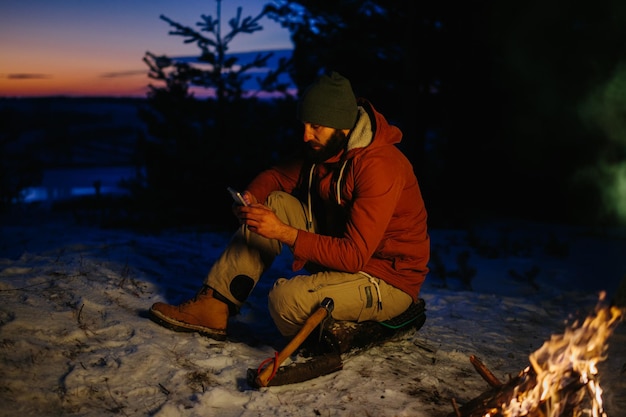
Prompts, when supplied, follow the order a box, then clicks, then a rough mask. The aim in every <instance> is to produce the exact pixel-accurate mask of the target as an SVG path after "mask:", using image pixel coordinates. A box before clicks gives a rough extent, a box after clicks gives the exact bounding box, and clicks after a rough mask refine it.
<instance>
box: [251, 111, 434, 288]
mask: <svg viewBox="0 0 626 417" xmlns="http://www.w3.org/2000/svg"><path fill="white" fill-rule="evenodd" d="M401 139H402V132H401V131H400V129H398V128H397V127H396V126H392V125H390V124H389V123H388V122H387V120H386V119H385V118H384V116H383V115H382V114H380V113H378V112H377V111H376V110H375V109H374V107H373V106H372V105H371V104H370V103H369V102H368V101H366V100H363V99H360V100H359V119H358V121H357V124H356V126H355V127H354V129H353V130H352V131H351V132H350V136H349V139H348V145H347V149H346V151H342V152H341V153H340V154H338V155H336V156H335V157H332V158H330V159H328V160H327V161H325V162H323V163H321V164H318V165H312V164H311V163H307V162H305V161H304V160H303V159H298V160H293V161H291V162H290V163H289V164H286V165H281V166H276V167H273V168H271V169H269V170H266V171H263V172H262V173H260V174H259V175H258V176H257V177H256V178H255V179H254V180H253V181H252V182H251V183H250V185H249V186H248V188H247V190H248V191H249V192H251V193H252V194H253V195H254V196H255V197H256V198H257V200H258V201H265V199H266V198H267V196H268V195H269V193H270V192H272V191H276V190H281V191H285V192H288V193H291V194H293V195H295V196H297V197H298V198H300V199H301V200H302V201H304V203H305V205H307V203H308V201H307V200H308V195H309V189H310V191H311V193H310V195H311V197H310V198H311V206H312V211H313V213H314V217H315V219H316V223H317V230H316V232H317V233H310V232H307V231H304V230H299V231H298V237H297V239H296V242H295V245H294V247H293V254H294V264H293V268H294V270H299V269H301V268H303V267H304V266H305V265H306V266H312V265H315V264H317V266H321V267H322V268H325V269H330V270H338V271H345V272H352V273H356V272H359V271H363V272H366V273H368V274H370V275H373V276H375V277H378V278H380V279H382V280H384V281H386V282H387V283H389V284H391V285H393V286H395V287H396V288H399V289H401V290H403V291H405V292H406V293H407V294H410V295H411V296H412V297H413V299H414V300H417V297H418V295H419V291H420V287H421V286H422V283H423V282H424V279H425V278H426V274H427V273H428V266H427V264H428V260H429V256H430V239H429V236H428V231H427V227H426V219H427V214H426V208H425V207H424V201H423V199H422V195H421V191H420V188H419V184H418V182H417V179H416V177H415V174H414V172H413V167H412V165H411V163H410V162H409V160H408V159H407V158H406V157H405V156H404V154H402V152H401V151H400V150H399V149H398V148H397V147H396V146H395V145H396V144H397V143H399V142H400V140H401ZM311 169H313V176H312V180H311V181H310V180H309V178H310V171H311ZM337 183H339V187H337ZM338 189H339V190H340V192H339V195H337V194H338V193H337V190H338Z"/></svg>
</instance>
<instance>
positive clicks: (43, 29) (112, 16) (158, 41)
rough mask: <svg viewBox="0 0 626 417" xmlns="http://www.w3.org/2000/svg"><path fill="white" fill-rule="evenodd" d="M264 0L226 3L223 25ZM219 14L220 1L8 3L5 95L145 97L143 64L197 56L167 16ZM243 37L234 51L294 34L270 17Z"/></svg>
mask: <svg viewBox="0 0 626 417" xmlns="http://www.w3.org/2000/svg"><path fill="white" fill-rule="evenodd" d="M268 2H269V1H266V0H222V21H223V22H224V23H223V26H222V34H224V33H225V31H226V27H225V24H226V23H225V22H227V21H228V20H230V18H232V17H234V16H235V13H236V10H237V7H239V6H241V7H242V17H246V16H256V15H257V14H258V13H259V12H260V11H261V9H262V7H263V5H265V4H267V3H268ZM203 14H204V15H211V16H213V17H216V16H217V1H216V0H215V1H214V0H130V1H129V0H107V1H102V0H98V1H96V0H3V1H2V2H0V97H32V96H49V95H67V96H134V97H143V96H145V93H146V91H147V88H146V87H147V85H148V83H149V82H150V80H149V79H148V77H147V73H148V67H147V66H146V64H145V63H144V62H143V61H142V59H143V57H144V55H145V53H146V51H150V52H152V53H154V54H157V55H167V56H170V57H175V56H185V55H191V56H198V55H199V49H198V48H197V47H196V46H195V45H194V44H188V45H186V44H184V43H183V40H184V38H183V37H181V36H173V35H169V31H170V29H171V27H170V25H169V24H168V23H167V22H165V21H163V20H161V19H160V18H159V16H160V15H165V16H167V17H168V18H170V19H172V20H174V21H176V22H178V23H180V24H182V25H185V26H190V27H196V23H197V22H199V21H200V20H201V15H203ZM260 23H261V26H263V30H262V31H258V32H255V33H253V34H251V35H250V34H241V35H239V36H238V37H236V38H235V40H234V41H233V42H232V43H231V44H230V50H229V52H245V51H256V50H273V49H283V48H291V47H292V43H291V40H290V39H289V32H288V31H287V30H286V29H283V28H281V27H280V25H278V24H277V23H276V22H274V21H272V20H270V19H267V18H265V19H263V20H262V21H261V22H260Z"/></svg>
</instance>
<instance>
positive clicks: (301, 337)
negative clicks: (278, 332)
mask: <svg viewBox="0 0 626 417" xmlns="http://www.w3.org/2000/svg"><path fill="white" fill-rule="evenodd" d="M328 314H330V312H329V311H328V310H327V309H326V307H324V306H320V307H319V308H318V309H317V310H316V311H315V312H314V313H313V314H312V315H310V316H309V318H308V319H307V320H306V322H305V323H304V326H302V328H301V329H300V330H299V331H298V333H296V335H295V336H294V337H293V339H291V341H290V342H289V343H288V344H287V346H285V347H284V348H283V350H281V351H280V352H279V353H278V355H277V356H276V358H275V359H274V363H270V364H269V365H268V366H266V367H265V368H263V370H262V371H260V372H259V374H258V376H257V377H256V381H255V382H256V383H257V384H258V385H259V386H260V387H267V384H268V383H269V382H270V379H271V376H272V374H273V373H274V372H273V371H274V368H278V367H279V366H280V364H281V363H283V362H284V361H285V359H287V358H288V357H289V356H291V354H292V353H293V352H295V350H296V349H297V348H298V346H300V345H301V344H302V342H304V341H305V340H306V338H307V337H308V336H309V335H310V334H311V332H312V331H313V330H315V328H316V327H317V326H318V325H319V324H320V323H321V322H322V321H323V320H324V319H325V318H326V316H327V315H328Z"/></svg>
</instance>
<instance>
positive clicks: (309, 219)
mask: <svg viewBox="0 0 626 417" xmlns="http://www.w3.org/2000/svg"><path fill="white" fill-rule="evenodd" d="M314 170H315V164H313V165H312V166H311V170H310V171H309V189H308V194H307V208H308V210H309V212H308V213H307V230H311V227H312V226H313V209H312V208H311V186H312V185H313V171H314Z"/></svg>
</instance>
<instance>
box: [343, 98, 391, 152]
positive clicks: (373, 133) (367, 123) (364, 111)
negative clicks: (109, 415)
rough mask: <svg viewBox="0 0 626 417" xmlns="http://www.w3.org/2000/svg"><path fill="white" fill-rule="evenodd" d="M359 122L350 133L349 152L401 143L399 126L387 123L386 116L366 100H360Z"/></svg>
mask: <svg viewBox="0 0 626 417" xmlns="http://www.w3.org/2000/svg"><path fill="white" fill-rule="evenodd" d="M358 105H359V107H358V118H357V122H356V124H355V126H354V128H353V129H352V131H351V132H350V138H349V139H348V145H347V150H348V151H351V150H353V149H357V148H365V147H368V146H374V147H378V146H386V145H394V144H397V143H400V141H401V140H402V131H400V129H399V128H398V127H397V126H393V125H391V124H389V122H387V119H385V116H383V115H382V114H381V113H379V112H378V111H377V110H376V109H375V108H374V106H372V104H371V103H370V102H369V101H367V100H365V99H359V100H358Z"/></svg>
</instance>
